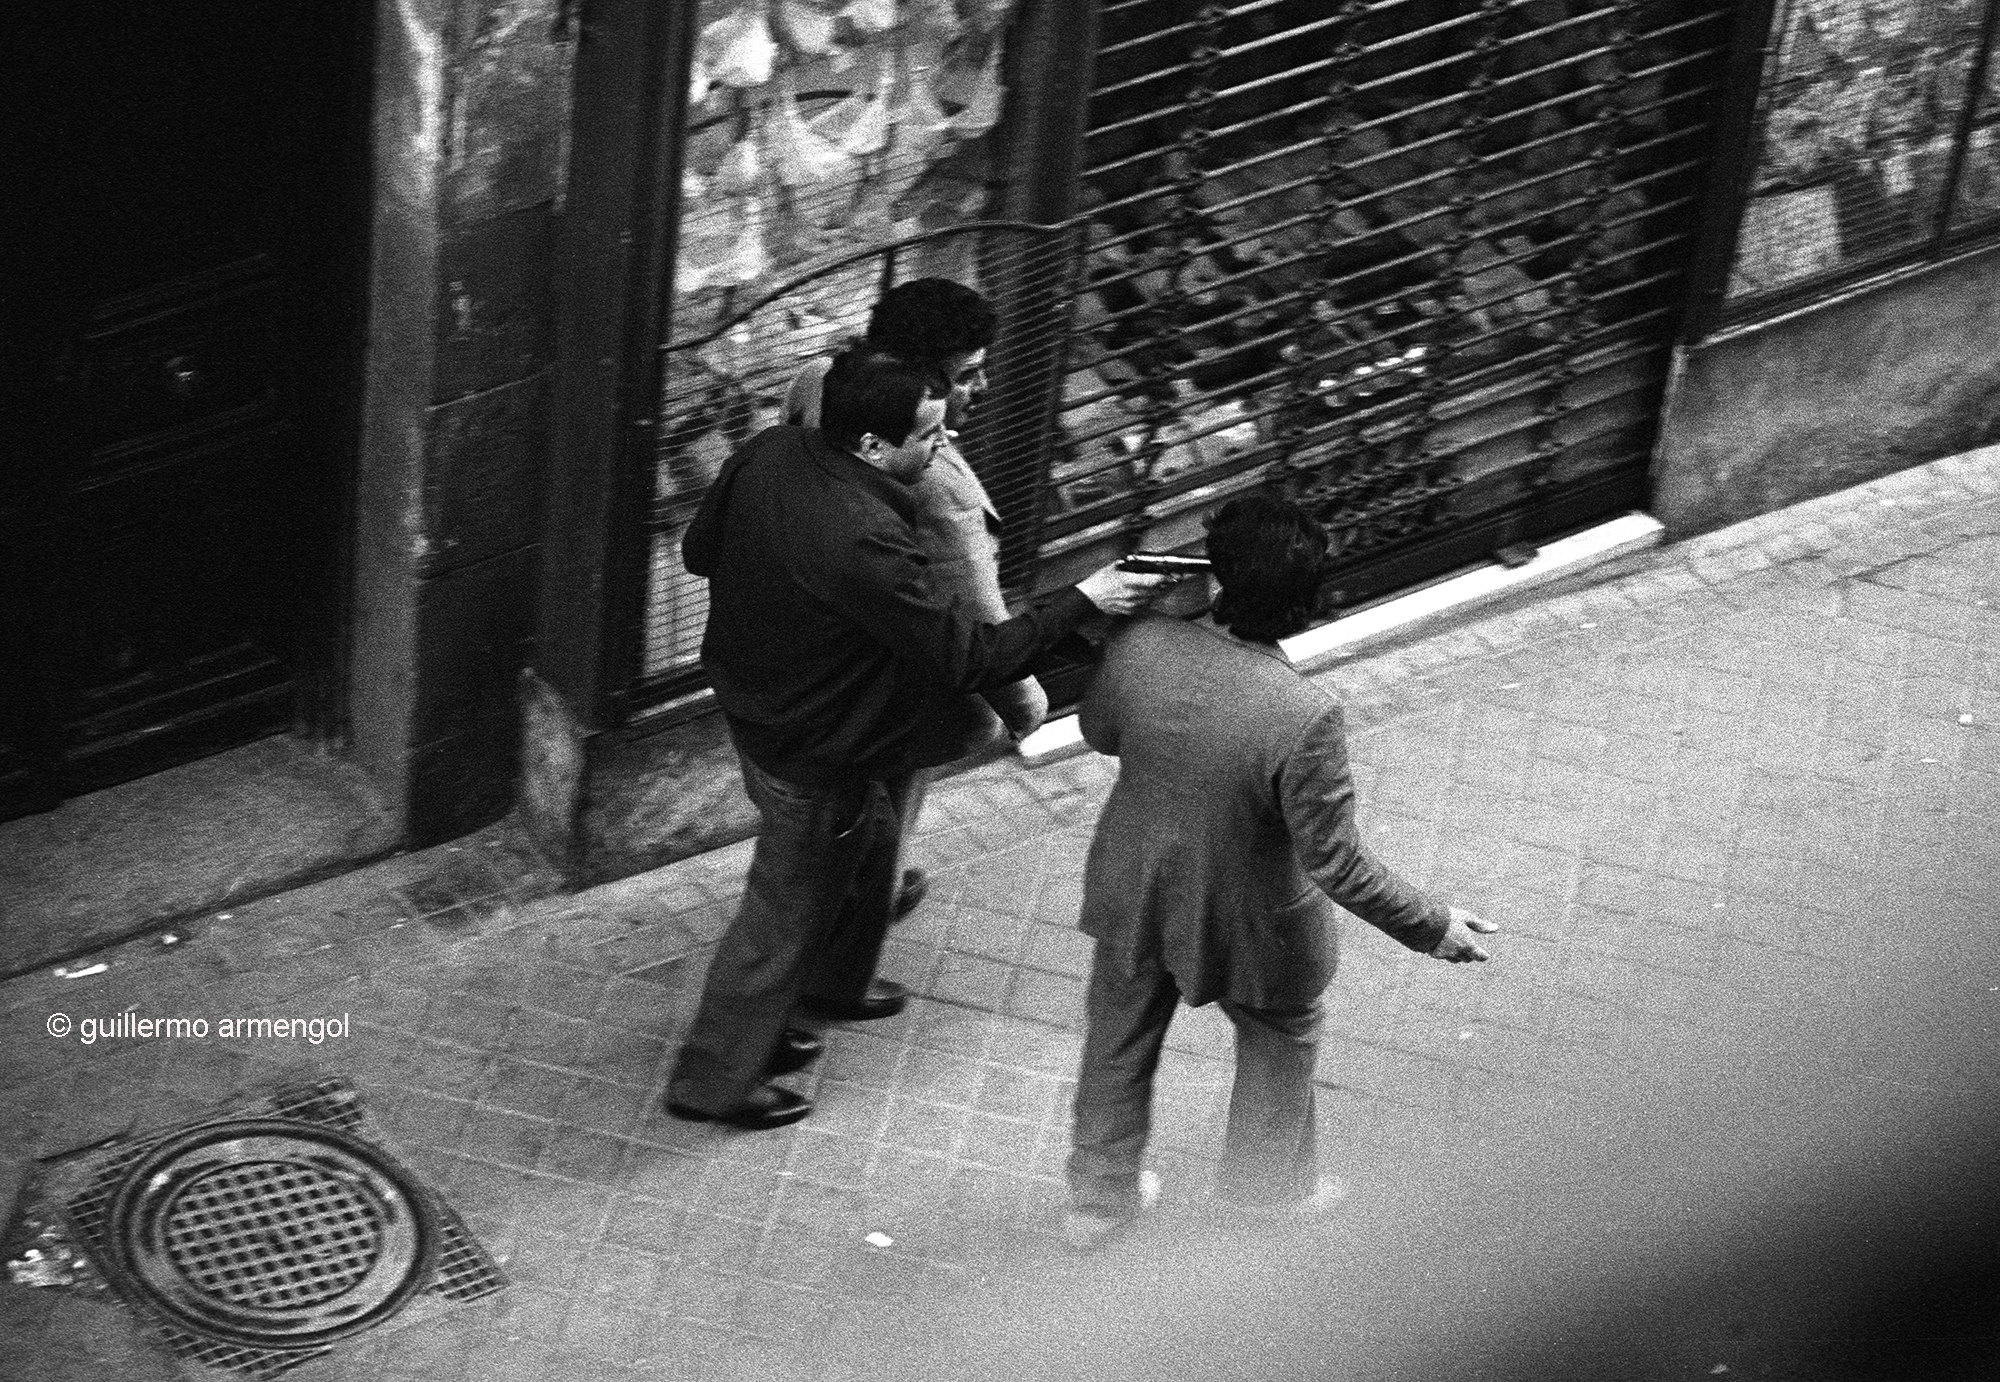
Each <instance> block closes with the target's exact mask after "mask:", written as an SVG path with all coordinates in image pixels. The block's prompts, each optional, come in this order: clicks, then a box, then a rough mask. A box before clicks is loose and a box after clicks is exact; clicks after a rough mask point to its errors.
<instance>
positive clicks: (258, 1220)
mask: <svg viewBox="0 0 2000 1382" xmlns="http://www.w3.org/2000/svg"><path fill="white" fill-rule="evenodd" d="M166 1249H167V1257H168V1259H169V1260H171V1261H172V1262H173V1264H174V1266H175V1267H177V1268H178V1269H179V1270H180V1272H181V1275H183V1276H184V1277H186V1278H187V1279H188V1281H189V1282H190V1283H191V1284H192V1285H193V1286H194V1287H195V1289H196V1290H197V1291H200V1292H201V1293H203V1294H205V1295H208V1296H211V1297H213V1298H215V1299H217V1300H221V1301H226V1302H228V1303H229V1304H231V1305H247V1306H256V1307H258V1308H260V1309H264V1310H285V1309H290V1308H295V1307H301V1306H308V1305H319V1304H322V1303H323V1302H325V1301H328V1300H331V1299H332V1298H333V1297H335V1296H339V1295H344V1294H345V1293H347V1292H348V1291H351V1290H353V1289H354V1288H355V1287H356V1286H358V1285H360V1284H361V1281H362V1279H363V1278H365V1277H366V1276H367V1275H368V1274H369V1273H370V1272H371V1271H373V1270H374V1269H375V1265H376V1263H377V1262H379V1261H380V1260H381V1257H382V1216H381V1214H380V1213H379V1212H378V1211H377V1210H376V1208H375V1206H374V1204H373V1203H371V1202H370V1201H369V1200H368V1199H367V1198H366V1197H364V1196H363V1195H362V1194H361V1193H360V1192H359V1191H358V1190H356V1189H355V1187H354V1186H352V1185H350V1184H349V1183H348V1182H347V1181H345V1180H343V1179H341V1178H340V1177H338V1176H334V1175H330V1174H328V1173H327V1172H325V1171H322V1170H321V1169H320V1168H319V1167H317V1166H308V1165H303V1164H300V1163H298V1162H285V1161H260V1162H255V1163H252V1164H251V1165H248V1166H228V1167H224V1168H222V1169H221V1170H218V1171H215V1172H212V1173H210V1174H208V1175H204V1176H201V1177H199V1178H197V1179H195V1180H194V1181H193V1182H191V1183H190V1184H189V1185H188V1186H187V1187H186V1188H185V1189H183V1190H182V1191H181V1192H180V1193H179V1194H178V1195H176V1196H175V1199H174V1203H173V1206H172V1207H171V1209H169V1210H168V1212H167V1217H166Z"/></svg>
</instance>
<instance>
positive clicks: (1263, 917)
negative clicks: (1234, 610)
mask: <svg viewBox="0 0 2000 1382" xmlns="http://www.w3.org/2000/svg"><path fill="white" fill-rule="evenodd" d="M1082 728H1083V735H1084V738H1085V739H1086V740H1088V741H1089V743H1090V745H1091V747H1092V748H1095V749H1096V750H1098V751H1099V752H1100V753H1106V754H1111V755H1113V756H1115V757H1116V758H1117V759H1118V782H1117V785H1116V786H1115V787H1113V788H1112V791H1111V799H1110V800H1109V801H1108V802H1107V803H1106V804H1105V807H1104V814H1103V815H1102V816H1101V817H1100V818H1099V819H1098V822H1097V834H1096V837H1095V838H1094V839H1093V840H1092V841H1091V845H1090V857H1089V862H1088V864H1087V866H1086V869H1085V872H1084V885H1083V916H1082V923H1081V924H1082V927H1083V929H1084V931H1085V932H1087V933H1088V934H1089V935H1091V936H1094V937H1096V938H1097V939H1098V940H1100V941H1103V942H1106V943H1107V945H1106V947H1105V950H1106V951H1107V952H1108V953H1107V954H1105V955H1101V956H1100V958H1099V961H1098V962H1099V963H1100V964H1102V963H1106V962H1107V960H1108V961H1109V962H1111V963H1115V964H1117V965H1118V966H1119V969H1120V971H1121V972H1122V973H1124V974H1137V973H1141V972H1144V971H1145V970H1147V969H1152V968H1156V967H1157V968H1164V969H1165V970H1166V971H1167V972H1168V973H1169V974H1171V975H1172V976H1173V978H1174V982H1175V985H1176V986H1177V987H1178V988H1179V989H1180V991H1181V995H1182V997H1183V998H1184V999H1185V1000H1186V1001H1187V1002H1188V1003H1190V1004H1193V1005H1200V1004H1203V1003H1208V1002H1212V1001H1214V1000H1216V999H1219V998H1227V999H1229V1000H1231V1001H1233V1002H1237V1003H1242V1004H1244V1005H1246V1006H1248V1007H1254V1008H1296V1007H1301V1006H1304V1005H1305V1004H1308V1003H1310V1002H1311V1001H1312V1000H1313V999H1315V998H1316V997H1317V996H1318V995H1319V993H1320V991H1321V990H1323V989H1324V988H1325V987H1326V986H1327V984H1328V983H1330V982H1331V981H1332V979H1333V976H1334V971H1335V969H1336V967H1337V965H1338V963H1339V953H1338V936H1337V927H1336V918H1337V916H1338V913H1337V911H1336V909H1335V906H1334V904H1335V903H1338V904H1339V905H1340V906H1342V907H1345V908H1347V909H1348V910H1349V911H1351V912H1353V913H1354V914H1355V915H1357V916H1359V917H1361V918H1362V919H1363V920H1365V921H1368V922H1371V923H1373V924H1374V925H1376V926H1378V927H1380V928H1381V929H1382V930H1383V931H1385V932H1387V933H1388V934H1389V935H1390V936H1392V937H1394V938H1395V939H1396V940H1399V941H1401V942H1402V943H1403V944H1404V945H1407V946H1409V947H1410V948H1411V949H1414V950H1429V949H1430V948H1431V947H1433V946H1435V945H1436V944H1437V942H1438V940H1439V939H1440V938H1441V937H1442V936H1443V935H1444V932H1445V928H1446V926H1447V924H1448V922H1449V919H1450V914H1449V911H1448V909H1447V908H1446V907H1444V906H1443V905H1442V904H1440V903H1437V902H1434V901H1432V900H1431V899H1429V898H1427V897H1426V896H1425V895H1424V894H1423V893H1421V892H1420V891H1418V890H1417V889H1416V888H1415V887H1413V886H1412V885H1411V884H1409V883H1407V882H1405V881H1404V880H1403V879H1402V878H1400V877H1398V876H1397V875H1396V874H1395V873H1394V872H1393V871H1392V870H1391V869H1390V868H1389V867H1388V866H1387V865H1385V864H1384V863H1383V862H1382V861H1381V860H1379V859H1377V858H1376V857H1375V856H1374V855H1373V854H1371V853H1370V852H1369V851H1368V849H1367V847H1366V846H1364V845H1363V844H1362V842H1361V836H1360V832H1359V830H1358V829H1357V827H1356V825H1355V820H1354V785H1353V779H1352V776H1351V774H1350V773H1349V771H1348V766H1347V738H1346V731H1345V728H1344V726H1343V722H1342V716H1341V711H1340V704H1339V702H1338V701H1336V700H1335V699H1334V698H1333V697H1332V696H1331V695H1330V694H1329V693H1328V692H1326V691H1325V690H1323V689H1322V688H1320V687H1319V686H1318V685H1316V684H1314V683H1313V682H1312V681H1310V680H1308V679H1307V678H1306V677H1305V676H1304V675H1303V674H1301V673H1300V672H1299V671H1298V670H1297V669H1296V668H1294V667H1293V666H1292V665H1291V663H1290V662H1289V661H1287V660H1286V658H1285V655H1284V653H1283V652H1282V651H1280V650H1279V649H1278V648H1277V647H1276V646H1274V645H1264V644H1253V643H1246V642H1243V641H1241V640H1239V639H1236V638H1233V637H1231V636H1230V635H1229V634H1227V633H1225V632H1223V631H1221V630H1219V629H1216V628H1214V627H1212V626H1210V625H1208V624H1206V623H1189V622H1186V621H1183V620H1179V619H1170V618H1164V617H1161V616H1157V615H1148V616H1144V617H1141V618H1139V619H1135V620H1133V621H1132V622H1131V623H1129V624H1127V625H1125V626H1124V627H1123V628H1121V629H1120V630H1119V631H1118V632H1117V633H1116V634H1114V635H1113V636H1112V638H1111V640H1110V642H1109V644H1108V645H1107V646H1106V649H1105V655H1104V662H1103V664H1102V666H1101V667H1100V668H1099V669H1098V671H1097V674H1096V676H1095V678H1094V679H1093V680H1092V682H1091V685H1090V688H1089V690H1088V691H1087V692H1086V693H1085V695H1084V699H1083V707H1082Z"/></svg>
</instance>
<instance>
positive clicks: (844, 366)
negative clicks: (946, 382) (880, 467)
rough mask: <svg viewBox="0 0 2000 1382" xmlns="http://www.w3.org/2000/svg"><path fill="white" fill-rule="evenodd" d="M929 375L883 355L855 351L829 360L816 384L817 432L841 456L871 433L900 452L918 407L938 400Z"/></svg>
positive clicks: (863, 348)
mask: <svg viewBox="0 0 2000 1382" xmlns="http://www.w3.org/2000/svg"><path fill="white" fill-rule="evenodd" d="M942 394H943V391H942V390H941V389H939V388H938V387H937V384H936V382H935V381H934V380H933V379H932V378H931V376H930V374H929V372H928V371H926V370H924V369H921V368H919V367H918V366H916V365H914V364H912V363H910V362H909V361H907V360H904V359H902V358H900V357H899V356H895V355H891V354H889V353H888V352H887V351H882V350H871V349H870V348H868V347H867V346H854V347H852V348H851V349H848V350H844V351H842V352H841V353H840V354H839V355H836V356H835V357H834V359H833V365H832V367H831V368H830V369H828V370H827V372H826V378H825V379H824V380H822V381H821V383H820V392H819V431H820V435H821V436H822V437H825V438H826V440H827V442H828V444H829V445H832V446H837V447H839V448H840V449H841V450H843V451H852V450H854V449H855V448H856V447H858V446H860V445H861V438H862V437H863V436H865V435H867V434H869V433H873V434H874V435H876V436H878V437H880V438H881V439H882V440H883V441H885V442H888V443H889V445H891V446H901V445H902V444H903V443H904V442H906V441H908V440H909V438H910V429H911V428H912V427H914V426H915V425H916V421H917V405H918V404H919V403H921V402H923V401H924V400H925V399H926V398H938V397H941V396H942Z"/></svg>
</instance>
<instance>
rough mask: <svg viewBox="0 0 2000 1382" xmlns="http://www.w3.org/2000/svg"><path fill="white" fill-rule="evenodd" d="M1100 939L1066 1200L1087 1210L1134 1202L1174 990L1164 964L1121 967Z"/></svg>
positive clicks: (1127, 1210)
mask: <svg viewBox="0 0 2000 1382" xmlns="http://www.w3.org/2000/svg"><path fill="white" fill-rule="evenodd" d="M1118 968H1119V967H1118V965H1117V963H1116V962H1115V961H1112V960H1111V959H1110V958H1109V956H1108V955H1107V947H1106V945H1105V943H1104V942H1103V941H1099V942H1098V943H1097V953H1096V954H1095V955H1094V956H1093V957H1092V959H1091V964H1090V987H1089V989H1088V990H1087V991H1086V992H1085V995H1084V1022H1085V1024H1086V1025H1085V1027H1084V1034H1083V1062H1082V1065H1081V1066H1080V1068H1079V1069H1078V1071H1077V1077H1076V1123H1075V1129H1074V1138H1073V1146H1072V1148H1071V1151H1070V1156H1069V1189H1070V1200H1071V1202H1072V1203H1073V1204H1074V1205H1075V1206H1076V1208H1078V1209H1080V1210H1082V1211H1083V1212H1084V1213H1086V1214H1098V1215H1103V1216H1105V1217H1107V1218H1123V1217H1124V1216H1126V1215H1128V1214H1134V1213H1137V1212H1138V1209H1139V1170H1140V1167H1141V1165H1142V1164H1143V1162H1144V1160H1145V1155H1146V1136H1147V1134H1148V1133H1150V1132H1151V1131H1152V1126H1153V1072H1154V1071H1156V1070H1157V1069H1158V1068H1159V1065H1160V1045H1161V1043H1162V1042H1164V1041H1165V1040H1166V1036H1167V1025H1168V1024H1169V1023H1170V1022H1172V1021H1173V1017H1174V1005H1175V1004H1176V1003H1178V1002H1179V1001H1180V991H1179V990H1178V989H1176V988H1175V987H1174V981H1173V979H1172V977H1171V976H1169V975H1168V974H1167V973H1166V972H1165V971H1163V970H1157V969H1143V970H1141V972H1139V973H1138V974H1135V975H1121V974H1120V973H1118Z"/></svg>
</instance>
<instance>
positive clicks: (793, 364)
mask: <svg viewBox="0 0 2000 1382" xmlns="http://www.w3.org/2000/svg"><path fill="white" fill-rule="evenodd" d="M1074 244H1075V236H1074V233H1073V232H1072V230H1070V229H1069V228H1065V227H1061V226H1035V225H1025V224H1020V223H1011V222H997V221H996V222H980V223H974V224H971V225H966V226H959V227H954V228H952V229H948V230H941V231H935V232H931V233H929V234H925V235H917V236H911V237H908V238H905V239H902V240H897V241H895V242H893V243H890V244H886V245H881V246H877V247H874V248H871V249H867V250H863V251H860V252H858V253H855V254H851V255H848V256H845V257H844V258H841V259H837V260H835V261H833V262H831V263H828V264H824V265H822V266H820V267H818V268H817V269H815V270H813V271H812V272H810V273H808V274H806V275H804V276H802V277H799V278H796V279H794V280H792V281H791V282H788V283H786V284H784V285H782V286H780V287H778V288H775V289H773V290H772V291H770V292H768V293H766V294H764V295H763V296H761V297H759V298H756V299H754V300H752V301H750V302H748V303H744V304H741V305H734V306H730V307H728V308H727V309H726V310H725V314H724V315H723V317H722V319H721V320H720V321H719V322H714V323H711V324H708V325H706V326H705V327H700V326H697V324H694V323H689V324H687V327H686V330H685V333H684V334H680V335H677V336H676V337H675V338H674V339H672V340H670V341H669V342H668V344H667V345H666V346H665V347H664V348H663V355H664V357H665V358H664V362H663V367H662V385H661V403H660V418H661V422H660V434H659V435H660V445H659V450H658V453H657V456H656V463H655V466H654V474H653V492H652V503H651V507H650V510H649V514H648V518H647V525H646V541H647V551H648V555H649V566H648V575H647V590H646V602H645V616H644V618H645V623H644V628H643V631H642V666H641V679H640V682H639V685H638V687H637V690H636V693H635V695H634V697H633V701H634V703H635V704H637V705H640V706H645V705H657V704H660V703H661V702H663V701H667V700H669V699H671V698H673V697H675V696H678V695H683V694H686V693H688V692H691V691H694V690H695V689H697V688H698V687H699V686H700V685H701V684H702V683H701V675H700V669H699V665H698V664H699V658H700V652H701V636H702V630H703V627H704V625H705V624H706V621H707V617H708V586H707V582H705V581H703V580H701V579H700V578H698V577H696V576H693V575H690V574H689V573H688V571H687V570H686V568H684V567H683V566H682V565H681V559H680V543H681V537H682V536H683V534H685V533H686V531H687V525H688V523H689V522H690V521H691V520H692V519H693V517H694V513H695V510H696V509H697V508H698V507H699V506H700V503H701V498H702V495H704V494H705V493H707V491H708V486H709V484H710V483H711V482H712V481H713V480H714V479H715V476H716V474H717V473H718V472H719V471H720V470H721V468H722V463H723V461H724V460H725V459H727V458H728V456H729V453H730V452H731V451H732V450H733V449H734V448H735V447H736V446H738V445H740V444H741V443H742V442H744V441H746V440H748V439H749V438H750V437H751V436H753V435H754V434H756V433H757V432H758V431H761V430H762V429H763V428H765V427H768V426H770V425H772V424H773V423H776V422H778V421H779V420H780V418H779V413H780V410H781V405H782V403H783V400H784V396H785V392H786V390H787V388H788V387H789V386H790V384H791V381H792V379H793V377H794V376H795V375H796V374H797V373H798V371H799V368H800V367H801V366H802V365H804V364H806V363H807V362H808V361H811V360H813V359H816V358H818V357H821V356H824V355H827V354H829V353H831V352H833V351H835V350H837V349H839V348H840V347H841V346H842V345H844V344H845V343H846V342H847V341H849V340H851V339H854V338H856V337H858V336H860V334H861V333H862V331H863V330H864V329H865V328H866V326H867V321H868V309H869V308H870V306H872V305H873V303H874V301H875V299H876V297H877V296H879V295H880V293H881V292H882V290H883V289H885V288H888V287H891V286H893V285H894V284H896V283H898V282H901V281H903V280H905V279H909V278H919V277H925V276H931V275H936V276H941V277H948V278H955V279H957V280H959V281H960V282H963V283H967V284H970V285H972V286H973V287H976V288H978V289H980V290H981V291H983V292H985V293H987V294H988V295H989V296H990V297H992V298H993V299H994V300H995V301H996V302H997V303H999V304H1001V306H1002V308H1003V318H1002V321H1001V338H1000V342H999V344H998V345H997V346H996V347H995V349H994V350H993V351H992V352H991V356H990V361H989V365H988V370H987V373H988V376H989V378H990V379H991V381H992V387H991V390H990V391H989V393H988V394H987V396H986V398H985V400H984V401H983V402H982V404H981V406H980V409H979V411H978V415H977V416H976V417H975V418H974V420H973V423H972V426H971V429H970V431H971V436H970V438H969V439H968V442H967V449H966V455H967V458H968V459H969V460H970V461H971V462H972V463H973V465H974V466H975V468H976V469H977V470H978V472H979V474H980V478H981V479H982V480H983V481H984V482H985V484H986V487H987V491H988V493H989V495H990V496H991V497H992V499H993V502H994V504H995V506H996V507H997V508H998V509H999V510H1000V512H1001V514H1002V517H1003V519H1004V520H1005V521H1006V522H1007V524H1008V529H1009V532H1010V534H1012V535H1019V534H1021V533H1023V532H1025V531H1026V530H1027V528H1028V526H1029V524H1030V523H1031V520H1032V515H1033V512H1034V510H1035V506H1036V502H1037V492H1038V484H1039V478H1040V474H1041V458H1042V456H1043V454H1044V453H1045V450H1046V439H1047V434H1048V430H1049V425H1050V418H1049V408H1048V400H1049V399H1050V398H1051V397H1052V394H1053V385H1054V372H1055V359H1056V356H1055V352H1054V350H1053V348H1052V345H1053V343H1054V342H1055V341H1057V340H1059V339H1060V334H1061V322H1062V319H1063V313H1064V307H1065V304H1066V302H1067V298H1068V295H1067V293H1066V292H1065V291H1064V289H1065V285H1066V284H1067V282H1068V279H1069V275H1070V274H1071V273H1072V272H1073V269H1074V266H1075V264H1076V262H1077V254H1076V252H1075V249H1074V248H1073V246H1074ZM1036 342H1040V343H1041V347H1040V348H1039V349H1037V348H1035V343H1036ZM1019 546H1020V543H1019V541H1018V538H1017V540H1016V542H1015V543H1014V547H1015V549H1017V550H1018V548H1019Z"/></svg>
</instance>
